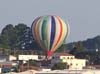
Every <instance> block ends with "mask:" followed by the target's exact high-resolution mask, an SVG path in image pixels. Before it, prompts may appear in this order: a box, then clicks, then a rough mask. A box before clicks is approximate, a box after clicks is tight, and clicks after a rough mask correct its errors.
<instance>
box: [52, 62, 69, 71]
mask: <svg viewBox="0 0 100 74" xmlns="http://www.w3.org/2000/svg"><path fill="white" fill-rule="evenodd" d="M67 68H68V65H67V64H66V63H63V62H59V63H56V64H54V66H53V67H52V70H63V69H67Z"/></svg>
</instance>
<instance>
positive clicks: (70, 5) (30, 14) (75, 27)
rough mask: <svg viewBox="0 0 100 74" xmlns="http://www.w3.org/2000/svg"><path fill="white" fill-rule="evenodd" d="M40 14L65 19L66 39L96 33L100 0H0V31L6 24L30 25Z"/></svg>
mask: <svg viewBox="0 0 100 74" xmlns="http://www.w3.org/2000/svg"><path fill="white" fill-rule="evenodd" d="M40 15H58V16H60V17H62V18H63V19H64V20H65V21H66V22H67V21H68V22H69V25H70V35H69V37H68V39H67V42H73V41H78V40H86V39H87V38H92V37H95V36H96V35H100V0H0V32H1V30H2V28H3V27H5V26H6V25H7V24H13V25H17V24H18V23H25V24H27V25H28V26H31V24H32V22H33V20H34V19H35V18H36V17H38V16H40Z"/></svg>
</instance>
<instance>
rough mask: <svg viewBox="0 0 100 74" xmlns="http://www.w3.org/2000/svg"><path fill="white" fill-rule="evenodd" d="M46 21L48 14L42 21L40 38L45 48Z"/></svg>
mask: <svg viewBox="0 0 100 74" xmlns="http://www.w3.org/2000/svg"><path fill="white" fill-rule="evenodd" d="M47 22H48V16H45V17H44V20H43V23H42V40H43V43H44V46H45V48H47V39H46V37H47V36H46V25H47Z"/></svg>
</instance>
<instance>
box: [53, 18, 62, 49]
mask: <svg viewBox="0 0 100 74" xmlns="http://www.w3.org/2000/svg"><path fill="white" fill-rule="evenodd" d="M58 21H59V23H60V34H59V37H58V40H57V43H56V44H55V46H54V48H55V47H56V45H57V44H58V42H59V41H60V39H61V36H62V22H61V21H60V19H59V18H58Z"/></svg>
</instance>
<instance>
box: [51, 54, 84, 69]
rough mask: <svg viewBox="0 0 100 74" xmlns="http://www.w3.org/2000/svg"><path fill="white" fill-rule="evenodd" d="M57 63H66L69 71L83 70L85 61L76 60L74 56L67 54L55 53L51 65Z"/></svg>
mask: <svg viewBox="0 0 100 74" xmlns="http://www.w3.org/2000/svg"><path fill="white" fill-rule="evenodd" d="M57 62H64V63H67V65H68V66H69V69H75V70H76V69H78V70H80V69H83V68H84V67H85V66H86V59H77V58H75V56H74V55H72V54H68V53H55V54H54V55H53V57H52V61H51V63H52V64H55V63H57Z"/></svg>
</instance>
